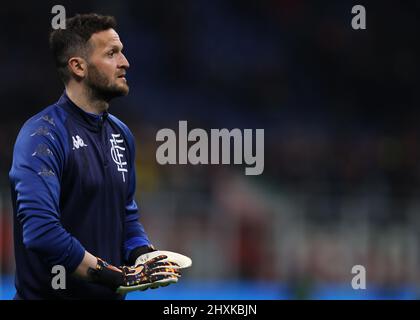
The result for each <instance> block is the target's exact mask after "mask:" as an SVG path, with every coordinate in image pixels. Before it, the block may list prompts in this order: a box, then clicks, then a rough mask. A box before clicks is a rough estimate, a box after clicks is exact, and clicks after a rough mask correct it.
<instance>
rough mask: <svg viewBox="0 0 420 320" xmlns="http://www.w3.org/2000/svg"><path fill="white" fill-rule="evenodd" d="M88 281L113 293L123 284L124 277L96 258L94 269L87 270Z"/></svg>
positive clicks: (116, 269)
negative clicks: (105, 287)
mask: <svg viewBox="0 0 420 320" xmlns="http://www.w3.org/2000/svg"><path fill="white" fill-rule="evenodd" d="M88 276H89V279H90V280H91V281H93V282H95V283H98V284H101V285H104V286H107V287H108V288H110V289H111V290H113V291H115V290H116V289H117V288H118V287H119V286H121V285H122V284H123V282H124V281H123V280H124V275H123V273H122V272H121V270H119V269H118V268H116V267H114V266H112V265H110V264H108V263H107V262H106V261H103V260H102V259H100V258H98V263H97V265H96V267H95V268H90V267H89V268H88Z"/></svg>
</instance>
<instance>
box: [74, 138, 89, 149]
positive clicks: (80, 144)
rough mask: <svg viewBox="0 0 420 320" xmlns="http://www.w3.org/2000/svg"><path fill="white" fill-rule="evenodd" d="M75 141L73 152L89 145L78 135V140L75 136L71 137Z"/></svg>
mask: <svg viewBox="0 0 420 320" xmlns="http://www.w3.org/2000/svg"><path fill="white" fill-rule="evenodd" d="M71 137H72V139H73V150H74V149H79V148H82V147H87V144H85V143H84V141H83V140H82V138H80V137H79V136H78V135H76V138H75V137H74V136H71Z"/></svg>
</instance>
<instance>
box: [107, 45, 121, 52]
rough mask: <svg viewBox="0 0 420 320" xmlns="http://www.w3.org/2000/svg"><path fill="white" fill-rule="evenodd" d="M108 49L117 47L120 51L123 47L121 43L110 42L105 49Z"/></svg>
mask: <svg viewBox="0 0 420 320" xmlns="http://www.w3.org/2000/svg"><path fill="white" fill-rule="evenodd" d="M109 49H117V50H119V51H122V50H123V49H124V46H123V45H118V44H110V45H108V47H107V50H109Z"/></svg>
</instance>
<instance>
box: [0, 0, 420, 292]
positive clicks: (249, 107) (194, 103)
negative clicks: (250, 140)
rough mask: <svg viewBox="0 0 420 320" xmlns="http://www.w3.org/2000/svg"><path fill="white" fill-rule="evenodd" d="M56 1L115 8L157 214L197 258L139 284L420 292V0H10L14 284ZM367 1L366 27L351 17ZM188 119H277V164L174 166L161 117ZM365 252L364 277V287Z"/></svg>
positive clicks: (50, 86)
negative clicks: (19, 213)
mask: <svg viewBox="0 0 420 320" xmlns="http://www.w3.org/2000/svg"><path fill="white" fill-rule="evenodd" d="M56 4H62V5H64V6H65V8H66V11H67V16H73V15H74V14H76V13H89V12H96V13H101V14H110V15H113V16H115V17H116V19H117V21H118V28H117V32H118V33H119V34H120V37H121V40H122V42H123V44H124V47H125V48H124V53H125V55H126V56H127V58H128V60H129V62H130V64H131V67H130V69H129V71H128V74H127V78H128V81H129V84H130V94H129V96H128V97H126V98H120V99H117V100H115V102H114V103H113V104H112V105H111V108H110V112H111V113H113V114H114V115H116V116H118V117H119V118H120V119H121V120H123V121H124V122H126V123H127V124H128V125H129V127H130V128H131V130H132V131H133V133H134V135H135V137H136V140H137V148H138V152H137V154H138V156H137V165H138V168H137V172H138V192H137V199H138V202H139V204H140V207H141V212H142V222H143V223H144V224H145V226H146V230H147V231H148V233H149V235H150V237H151V239H152V241H153V242H154V243H155V244H156V246H157V247H159V248H161V249H166V250H172V251H179V252H182V253H184V254H187V255H189V256H191V257H192V259H193V267H192V268H191V269H190V270H188V271H186V272H185V275H184V278H183V279H182V281H183V282H180V283H178V284H177V285H176V286H171V287H169V288H165V289H162V290H157V291H156V293H142V294H139V295H137V296H134V295H133V296H132V297H134V298H140V299H145V298H146V299H147V298H152V299H153V298H157V299H159V298H165V297H166V294H168V295H169V294H173V293H176V294H178V297H179V298H183V297H188V298H197V299H200V298H215V297H221V298H233V299H235V298H265V299H279V298H298V299H299V298H321V299H322V298H340V297H344V298H355V299H359V298H384V297H385V298H407V297H409V298H417V297H418V294H417V291H418V290H417V288H418V284H419V280H420V279H419V276H420V272H419V270H420V268H419V267H420V256H419V236H420V235H419V230H420V219H419V218H420V217H419V210H420V201H419V197H418V196H419V191H420V190H419V187H420V185H419V183H420V162H419V160H420V153H419V151H420V140H419V139H420V132H419V126H418V123H419V120H420V118H419V116H420V108H419V106H420V104H419V96H420V88H419V81H418V71H419V70H418V57H419V44H418V43H419V30H420V28H419V9H420V3H419V2H418V1H404V2H403V1H389V2H384V1H376V2H373V1H328V2H326V1H322V2H315V1H313V2H309V1H304V0H270V1H240V0H229V1H222V0H215V1H194V0H189V1H187V0H181V1H169V0H168V1H161V0H159V1H121V2H115V1H71V2H60V3H57V2H56V1H50V2H48V1H44V2H43V3H42V4H40V3H39V2H29V1H26V2H24V3H22V2H20V1H19V2H18V1H14V2H4V3H2V4H1V7H0V39H1V40H0V41H1V46H0V48H1V50H0V66H1V71H2V72H1V76H0V101H1V111H2V117H1V118H0V146H1V148H0V173H1V175H0V210H1V211H0V232H1V233H0V266H1V267H0V268H1V270H0V271H1V273H2V274H3V275H4V277H3V282H0V297H3V298H9V297H10V296H11V294H10V286H11V285H12V280H11V279H12V278H11V276H12V275H13V268H14V265H13V262H14V261H13V260H14V258H13V251H12V229H11V228H12V225H11V220H12V212H11V208H10V190H9V186H8V171H9V169H10V165H11V157H12V151H13V145H14V141H15V138H16V135H17V133H18V131H19V129H20V127H21V126H22V125H23V123H24V121H26V119H28V118H29V117H30V116H32V115H33V114H35V113H37V112H39V111H40V110H41V109H42V108H44V107H46V106H47V105H49V104H51V103H53V102H54V101H56V100H57V99H58V97H59V96H60V94H61V93H62V91H63V85H62V84H61V82H60V80H59V78H58V75H57V73H56V71H55V68H54V65H53V61H52V58H51V53H50V51H49V48H48V33H49V30H50V28H51V20H52V18H53V16H54V15H53V14H51V8H52V7H53V6H54V5H56ZM357 4H361V5H364V6H365V8H366V12H367V29H366V30H353V29H352V27H351V20H352V18H353V16H354V15H353V14H351V9H352V7H353V6H354V5H357ZM180 120H187V121H188V126H189V129H192V128H203V129H206V130H209V129H210V128H228V129H233V128H239V129H245V128H249V129H257V128H258V129H265V170H264V172H263V174H262V175H260V176H245V175H244V166H245V165H218V166H216V165H207V166H206V165H199V166H193V165H173V166H161V165H159V164H158V163H157V162H156V159H155V152H156V149H157V147H158V145H159V144H158V143H157V142H156V133H157V131H158V130H160V129H162V128H174V129H176V130H177V127H178V121H180ZM358 264H361V265H363V266H365V267H366V270H367V286H368V289H367V290H366V291H354V290H352V288H351V285H350V284H351V279H352V276H353V275H352V274H351V269H352V267H353V266H354V265H358ZM203 282H204V283H205V286H207V287H203V284H202V283H203ZM2 288H3V289H4V290H3V291H2ZM203 288H206V289H203Z"/></svg>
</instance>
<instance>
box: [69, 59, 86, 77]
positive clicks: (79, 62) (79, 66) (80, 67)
mask: <svg viewBox="0 0 420 320" xmlns="http://www.w3.org/2000/svg"><path fill="white" fill-rule="evenodd" d="M68 67H69V69H70V72H72V73H74V74H75V75H76V76H77V77H78V78H84V77H86V75H87V63H86V60H85V59H83V58H81V57H71V58H70V59H69V61H68Z"/></svg>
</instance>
